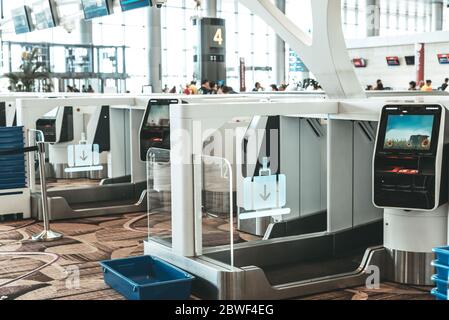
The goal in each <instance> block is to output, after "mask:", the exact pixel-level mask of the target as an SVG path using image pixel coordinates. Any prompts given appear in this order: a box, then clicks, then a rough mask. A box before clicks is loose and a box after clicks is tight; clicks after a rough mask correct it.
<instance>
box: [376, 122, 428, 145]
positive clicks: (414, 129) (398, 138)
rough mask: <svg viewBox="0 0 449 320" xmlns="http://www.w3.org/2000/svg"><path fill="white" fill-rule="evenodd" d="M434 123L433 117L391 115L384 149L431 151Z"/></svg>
mask: <svg viewBox="0 0 449 320" xmlns="http://www.w3.org/2000/svg"><path fill="white" fill-rule="evenodd" d="M433 123H434V116H433V115H389V116H388V121H387V129H386V134H385V143H384V149H385V150H388V149H391V150H411V151H412V150H416V151H428V150H430V146H431V139H432V130H433Z"/></svg>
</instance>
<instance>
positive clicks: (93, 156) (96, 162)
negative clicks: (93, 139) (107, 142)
mask: <svg viewBox="0 0 449 320" xmlns="http://www.w3.org/2000/svg"><path fill="white" fill-rule="evenodd" d="M99 151H100V147H99V145H98V144H86V142H85V141H80V144H77V145H70V146H69V147H68V148H67V157H68V165H69V168H67V169H66V170H65V172H67V173H70V172H85V171H101V170H103V166H101V165H100V152H99Z"/></svg>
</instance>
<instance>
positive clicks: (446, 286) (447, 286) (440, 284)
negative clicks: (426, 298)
mask: <svg viewBox="0 0 449 320" xmlns="http://www.w3.org/2000/svg"><path fill="white" fill-rule="evenodd" d="M432 281H433V282H435V284H436V285H437V289H438V292H441V293H444V292H446V293H447V291H448V290H449V281H448V280H443V279H440V278H439V277H438V276H437V275H434V276H433V277H432Z"/></svg>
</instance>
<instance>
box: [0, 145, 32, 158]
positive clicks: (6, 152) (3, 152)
mask: <svg viewBox="0 0 449 320" xmlns="http://www.w3.org/2000/svg"><path fill="white" fill-rule="evenodd" d="M35 151H39V148H38V147H27V148H20V149H9V150H1V149H0V156H13V155H16V154H22V153H29V152H35Z"/></svg>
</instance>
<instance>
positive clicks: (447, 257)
mask: <svg viewBox="0 0 449 320" xmlns="http://www.w3.org/2000/svg"><path fill="white" fill-rule="evenodd" d="M432 251H433V252H435V254H436V258H437V260H438V261H439V263H441V264H445V265H447V266H449V247H440V248H435V249H433V250H432Z"/></svg>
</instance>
